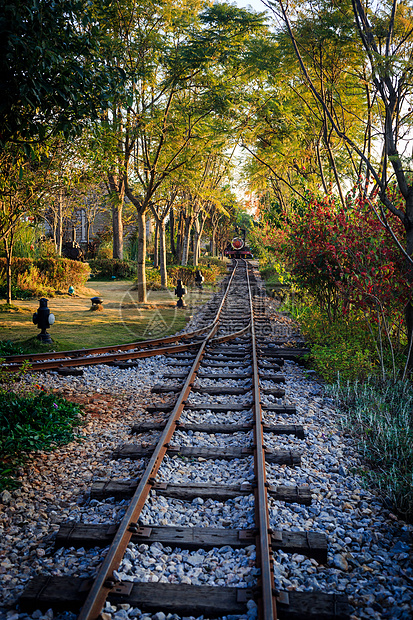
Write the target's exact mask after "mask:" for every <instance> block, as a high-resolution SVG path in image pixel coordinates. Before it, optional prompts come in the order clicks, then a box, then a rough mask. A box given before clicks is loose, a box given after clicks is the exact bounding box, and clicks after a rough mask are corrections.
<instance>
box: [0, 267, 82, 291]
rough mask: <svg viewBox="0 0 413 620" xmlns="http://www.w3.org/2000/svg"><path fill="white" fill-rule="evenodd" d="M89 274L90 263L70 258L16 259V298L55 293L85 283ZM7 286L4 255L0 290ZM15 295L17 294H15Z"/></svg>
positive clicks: (14, 284) (13, 285) (14, 287)
mask: <svg viewBox="0 0 413 620" xmlns="http://www.w3.org/2000/svg"><path fill="white" fill-rule="evenodd" d="M88 277H89V266H88V265H87V263H81V262H79V261H74V260H70V259H69V258H47V259H46V258H40V259H32V258H13V259H12V292H14V295H16V297H20V296H22V297H27V296H29V295H32V296H45V295H53V294H55V293H56V292H67V289H68V288H69V286H70V285H71V284H72V285H73V286H84V285H85V284H86V282H87V279H88ZM5 289H6V259H4V258H0V291H1V292H2V291H3V290H4V291H5ZM14 295H13V296H14Z"/></svg>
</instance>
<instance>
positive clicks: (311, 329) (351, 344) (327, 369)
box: [285, 301, 380, 382]
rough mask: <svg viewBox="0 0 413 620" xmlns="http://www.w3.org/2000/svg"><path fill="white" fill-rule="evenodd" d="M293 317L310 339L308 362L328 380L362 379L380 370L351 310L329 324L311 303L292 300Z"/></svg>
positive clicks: (369, 338) (368, 338)
mask: <svg viewBox="0 0 413 620" xmlns="http://www.w3.org/2000/svg"><path fill="white" fill-rule="evenodd" d="M285 308H286V309H290V310H291V314H292V315H293V318H294V319H295V320H297V321H298V322H299V323H300V325H301V330H302V332H303V334H304V335H305V336H306V337H307V338H308V339H309V341H310V348H311V363H312V366H314V368H315V369H316V370H317V372H318V373H319V374H320V375H321V376H322V377H323V378H324V379H325V380H326V381H328V382H333V381H335V380H336V379H337V376H338V375H339V376H340V378H341V379H344V380H349V381H352V380H357V379H359V380H362V379H364V378H366V377H367V376H369V375H373V374H375V373H377V372H379V370H380V364H379V357H378V354H377V351H376V347H375V341H374V338H373V336H372V335H371V333H370V331H369V330H368V329H367V327H366V322H365V320H364V318H363V316H362V315H361V314H360V313H359V314H357V313H354V314H352V315H351V316H342V317H340V318H337V319H336V320H335V321H334V322H333V323H331V321H330V318H329V317H328V314H327V312H326V311H322V310H320V309H319V308H317V306H316V305H315V304H308V305H307V304H306V303H305V301H304V302H303V303H294V306H293V307H291V308H289V307H288V306H285Z"/></svg>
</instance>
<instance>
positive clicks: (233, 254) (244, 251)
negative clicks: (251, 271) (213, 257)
mask: <svg viewBox="0 0 413 620" xmlns="http://www.w3.org/2000/svg"><path fill="white" fill-rule="evenodd" d="M224 256H225V257H226V258H245V259H247V260H248V259H252V258H254V256H253V255H252V252H251V250H250V248H249V247H248V246H247V245H245V239H241V238H240V237H234V238H233V240H232V241H230V242H229V243H228V245H227V247H226V248H225V250H224Z"/></svg>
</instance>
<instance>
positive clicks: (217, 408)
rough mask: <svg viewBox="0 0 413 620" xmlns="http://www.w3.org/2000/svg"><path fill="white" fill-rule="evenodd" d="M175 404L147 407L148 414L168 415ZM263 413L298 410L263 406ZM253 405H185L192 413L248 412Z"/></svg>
mask: <svg viewBox="0 0 413 620" xmlns="http://www.w3.org/2000/svg"><path fill="white" fill-rule="evenodd" d="M174 406H175V403H158V404H157V405H149V406H147V407H146V411H147V413H168V412H169V411H172V409H173V408H174ZM261 406H262V410H263V411H271V412H272V413H279V414H280V415H295V414H296V413H297V410H296V408H295V407H292V406H289V405H285V406H284V405H266V404H264V403H263V404H262V405H261ZM251 407H252V403H251V404H246V405H244V404H241V403H188V402H186V403H185V408H186V409H189V410H190V411H248V410H249V409H251Z"/></svg>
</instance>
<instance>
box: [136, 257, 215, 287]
mask: <svg viewBox="0 0 413 620" xmlns="http://www.w3.org/2000/svg"><path fill="white" fill-rule="evenodd" d="M201 261H202V263H204V262H205V263H206V264H208V263H210V265H211V266H210V267H206V266H205V265H204V264H200V265H199V266H198V267H193V266H192V265H187V266H185V267H183V266H182V265H170V266H169V267H168V268H167V274H168V280H169V284H170V286H173V287H175V286H176V282H177V280H181V281H182V284H185V285H186V286H189V285H193V284H195V271H196V270H197V269H199V270H200V271H201V273H202V275H203V276H204V278H205V280H204V283H205V284H215V281H216V279H217V278H218V276H219V275H220V274H222V273H225V272H226V263H225V261H221V260H219V259H215V260H214V259H211V260H208V259H207V258H202V259H201ZM213 261H214V262H213ZM146 280H147V286H148V288H150V289H152V290H153V291H156V290H160V289H161V288H162V287H161V274H160V273H159V271H157V270H156V269H148V270H147V272H146Z"/></svg>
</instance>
